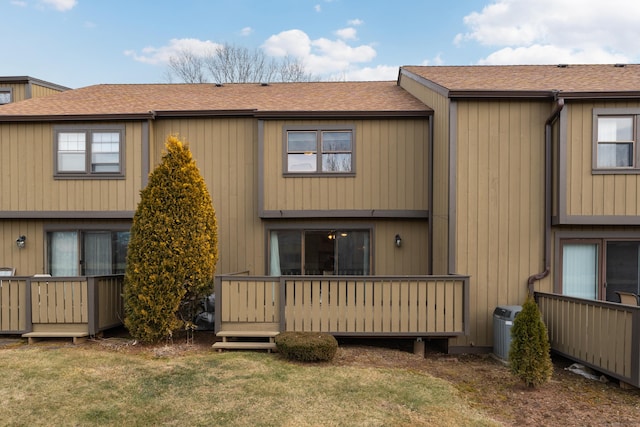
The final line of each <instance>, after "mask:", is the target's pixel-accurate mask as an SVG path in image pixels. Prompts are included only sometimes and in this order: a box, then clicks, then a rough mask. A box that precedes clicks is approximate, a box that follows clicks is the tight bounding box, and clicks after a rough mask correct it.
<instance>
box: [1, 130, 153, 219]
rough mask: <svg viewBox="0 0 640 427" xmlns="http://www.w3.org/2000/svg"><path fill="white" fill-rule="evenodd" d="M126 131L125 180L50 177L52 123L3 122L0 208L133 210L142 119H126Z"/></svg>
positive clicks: (137, 186)
mask: <svg viewBox="0 0 640 427" xmlns="http://www.w3.org/2000/svg"><path fill="white" fill-rule="evenodd" d="M96 124H98V123H89V124H85V123H78V124H77V125H78V127H79V128H81V127H83V126H87V125H96ZM108 124H111V123H108ZM115 124H122V123H115ZM125 135H126V141H125V160H124V164H125V167H126V169H125V179H54V152H53V151H54V149H53V138H54V133H53V126H52V125H51V124H45V123H1V124H0V144H1V145H2V146H3V147H6V150H5V151H4V152H3V156H2V157H1V158H0V168H1V170H0V178H1V179H0V194H1V195H0V210H4V211H36V212H37V211H134V210H135V208H136V206H137V203H138V200H139V197H138V195H139V191H140V182H141V181H140V175H141V162H142V158H141V125H140V123H139V122H126V123H125ZM18 142H19V143H18Z"/></svg>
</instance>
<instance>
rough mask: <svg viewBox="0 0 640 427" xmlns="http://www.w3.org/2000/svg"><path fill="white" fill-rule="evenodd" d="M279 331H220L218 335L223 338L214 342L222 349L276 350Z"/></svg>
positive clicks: (216, 347)
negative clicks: (276, 338)
mask: <svg viewBox="0 0 640 427" xmlns="http://www.w3.org/2000/svg"><path fill="white" fill-rule="evenodd" d="M279 333H280V332H277V331H218V332H217V333H216V336H217V337H220V338H222V341H218V342H216V343H214V344H213V346H212V347H213V348H214V349H215V350H218V351H222V350H267V351H268V352H269V353H270V352H271V351H276V343H275V337H276V335H278V334H279Z"/></svg>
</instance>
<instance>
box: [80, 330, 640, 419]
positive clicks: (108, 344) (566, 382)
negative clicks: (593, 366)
mask: <svg viewBox="0 0 640 427" xmlns="http://www.w3.org/2000/svg"><path fill="white" fill-rule="evenodd" d="M92 342H93V343H95V344H97V345H101V346H104V347H105V349H109V350H115V351H126V352H139V351H142V352H149V353H150V354H153V355H154V356H156V357H172V356H177V355H180V354H184V353H185V352H199V351H202V352H206V351H212V350H211V345H212V344H213V343H214V342H215V336H214V335H213V333H210V332H197V333H196V334H195V339H194V340H193V342H190V343H188V344H187V342H186V340H185V339H183V338H181V337H177V338H174V340H173V341H172V342H167V343H162V344H161V345H158V346H144V345H140V344H138V343H136V342H135V341H133V340H131V339H128V338H126V336H122V335H120V336H118V335H117V334H116V336H113V337H107V338H102V339H96V340H94V341H92ZM412 351H413V344H412V342H411V341H400V340H399V341H395V342H393V341H392V342H388V341H378V342H374V343H371V342H368V341H364V340H362V341H358V340H350V341H341V342H340V347H339V348H338V352H337V354H336V357H335V359H334V360H333V362H331V363H332V364H335V365H340V366H359V367H360V366H362V367H380V368H404V369H409V370H413V371H416V372H419V373H425V374H429V375H432V376H435V377H437V378H442V379H444V380H446V381H449V382H450V383H451V384H453V385H454V386H455V387H456V388H457V389H458V390H459V391H460V395H461V396H463V397H464V398H465V399H467V401H468V402H469V404H470V405H471V406H473V407H475V408H477V409H478V410H481V411H483V412H485V413H487V414H489V415H490V416H491V417H492V418H494V419H495V420H497V421H500V422H502V423H504V424H505V425H509V426H511V425H514V426H515V425H517V426H542V425H544V426H555V425H562V426H636V425H640V390H638V389H623V388H620V385H619V384H618V382H617V381H616V380H613V379H610V378H609V379H608V380H607V381H606V382H602V381H595V380H591V379H587V378H584V377H582V376H580V375H577V374H575V373H572V372H570V371H568V370H567V369H566V368H567V367H569V366H570V365H571V364H572V363H573V362H572V361H569V360H567V359H564V358H560V357H554V359H553V362H554V372H553V377H552V379H551V381H550V382H549V383H547V384H545V385H543V386H541V387H538V388H534V389H531V388H527V387H525V386H524V385H523V384H522V383H521V382H520V381H519V380H518V379H517V378H515V377H514V376H513V375H512V374H511V373H510V372H509V368H508V367H507V366H506V365H505V364H504V363H502V362H500V361H498V360H496V359H494V358H493V357H491V356H490V355H456V356H452V355H447V354H444V353H441V352H438V351H436V350H434V349H430V348H427V351H426V353H425V357H422V356H420V355H415V354H413V352H412Z"/></svg>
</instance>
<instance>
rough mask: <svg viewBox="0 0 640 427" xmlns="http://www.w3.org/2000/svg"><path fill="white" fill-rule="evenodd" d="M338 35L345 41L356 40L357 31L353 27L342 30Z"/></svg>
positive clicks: (337, 32)
mask: <svg viewBox="0 0 640 427" xmlns="http://www.w3.org/2000/svg"><path fill="white" fill-rule="evenodd" d="M336 35H337V36H338V37H340V38H341V39H343V40H356V39H357V37H356V29H355V28H352V27H348V28H342V29H340V30H338V31H336Z"/></svg>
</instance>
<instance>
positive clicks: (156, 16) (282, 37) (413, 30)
mask: <svg viewBox="0 0 640 427" xmlns="http://www.w3.org/2000/svg"><path fill="white" fill-rule="evenodd" d="M0 17H1V18H2V24H1V25H0V40H2V45H3V46H2V50H1V52H2V60H0V76H30V77H34V78H37V79H41V80H45V81H48V82H52V83H56V84H60V85H63V86H67V87H70V88H79V87H83V86H89V85H94V84H103V83H167V82H169V81H170V79H169V78H168V77H167V71H168V67H167V63H168V59H169V58H170V57H172V56H175V55H176V54H177V53H178V52H180V51H181V50H184V49H186V50H189V51H191V52H193V53H195V54H203V53H206V52H208V51H211V49H215V48H216V46H219V45H221V44H224V43H227V44H231V45H235V46H239V47H243V48H248V49H251V50H253V49H261V50H263V51H264V53H265V54H266V55H267V56H269V57H274V58H281V57H283V56H286V55H288V56H289V57H292V58H295V59H297V60H299V61H300V62H302V63H303V64H304V65H305V67H306V69H307V70H308V71H309V72H310V73H312V74H313V75H314V76H318V77H319V78H320V79H322V80H352V81H355V80H395V79H396V78H397V77H398V69H399V67H400V66H402V65H485V64H560V63H563V64H575V63H581V64H588V63H639V62H640V43H639V42H638V41H639V40H640V2H638V1H632V0H606V1H602V0H399V1H391V0H180V1H178V0H126V1H124V0H108V1H107V0H0ZM174 81H175V80H174Z"/></svg>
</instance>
